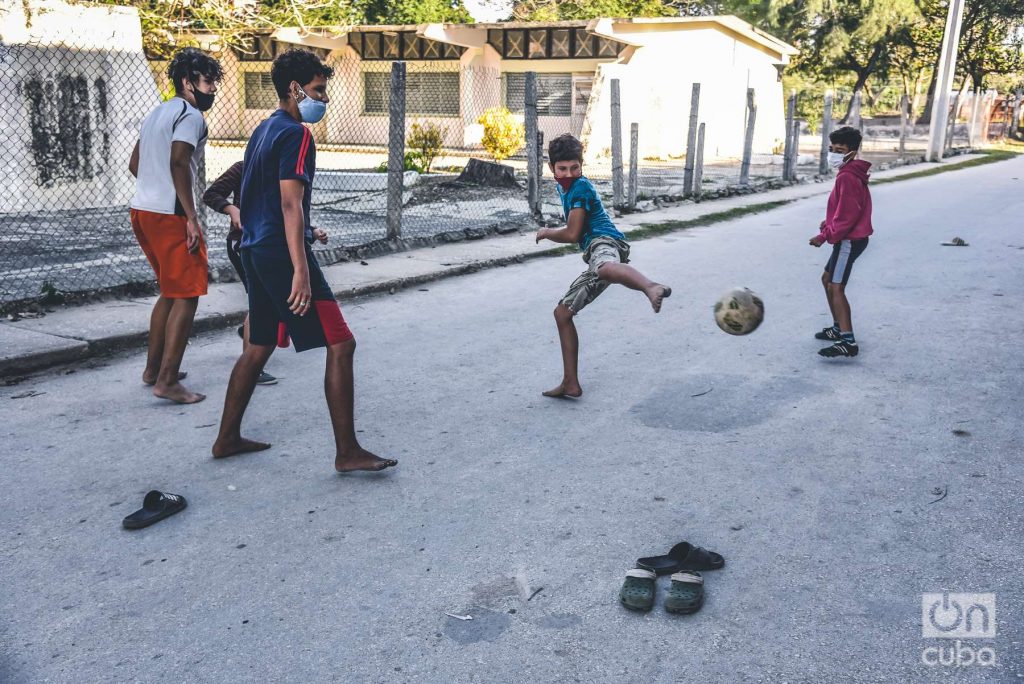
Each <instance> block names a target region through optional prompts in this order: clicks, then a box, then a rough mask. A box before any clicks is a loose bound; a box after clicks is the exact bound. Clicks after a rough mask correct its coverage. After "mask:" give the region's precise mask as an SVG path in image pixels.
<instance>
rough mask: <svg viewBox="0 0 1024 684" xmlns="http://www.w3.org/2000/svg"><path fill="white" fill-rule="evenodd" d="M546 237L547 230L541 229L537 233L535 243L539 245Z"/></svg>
mask: <svg viewBox="0 0 1024 684" xmlns="http://www.w3.org/2000/svg"><path fill="white" fill-rule="evenodd" d="M547 236H548V229H547V228H541V229H540V230H538V231H537V242H538V243H539V242H540V241H541V240H543V239H545V238H546V237H547Z"/></svg>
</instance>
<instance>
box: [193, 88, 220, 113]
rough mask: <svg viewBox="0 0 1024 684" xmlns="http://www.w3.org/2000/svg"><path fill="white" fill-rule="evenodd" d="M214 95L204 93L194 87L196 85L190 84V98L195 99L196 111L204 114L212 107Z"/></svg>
mask: <svg viewBox="0 0 1024 684" xmlns="http://www.w3.org/2000/svg"><path fill="white" fill-rule="evenodd" d="M215 95H216V94H215V93H204V92H203V91H201V90H199V88H197V87H196V84H195V83H193V84H192V97H194V98H195V99H196V109H198V110H199V111H201V112H205V111H206V110H208V109H209V108H210V107H212V106H213V98H214V97H215Z"/></svg>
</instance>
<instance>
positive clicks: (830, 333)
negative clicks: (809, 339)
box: [814, 326, 843, 342]
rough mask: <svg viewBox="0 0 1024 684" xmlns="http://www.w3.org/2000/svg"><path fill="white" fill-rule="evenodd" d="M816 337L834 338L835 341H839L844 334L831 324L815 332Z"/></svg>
mask: <svg viewBox="0 0 1024 684" xmlns="http://www.w3.org/2000/svg"><path fill="white" fill-rule="evenodd" d="M814 339H816V340H832V341H833V342H838V341H839V340H841V339H843V336H842V335H840V334H839V331H838V330H836V329H835V328H833V327H832V326H829V327H827V328H824V329H823V330H822V331H821V332H816V333H814Z"/></svg>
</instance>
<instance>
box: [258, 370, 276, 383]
mask: <svg viewBox="0 0 1024 684" xmlns="http://www.w3.org/2000/svg"><path fill="white" fill-rule="evenodd" d="M256 384H257V385H276V384H277V378H275V377H274V376H273V375H271V374H270V373H268V372H267V371H260V377H259V378H257V379H256Z"/></svg>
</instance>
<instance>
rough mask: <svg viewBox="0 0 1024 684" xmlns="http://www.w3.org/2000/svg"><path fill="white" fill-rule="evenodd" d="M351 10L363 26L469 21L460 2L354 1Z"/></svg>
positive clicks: (447, 0)
mask: <svg viewBox="0 0 1024 684" xmlns="http://www.w3.org/2000/svg"><path fill="white" fill-rule="evenodd" d="M353 7H354V9H355V12H356V14H357V15H358V16H359V17H360V23H365V24H424V23H428V22H451V23H463V24H466V23H470V22H472V21H473V17H472V16H471V15H470V13H469V10H467V9H466V5H465V4H464V3H463V0H397V1H396V0H355V1H354V3H353Z"/></svg>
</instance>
